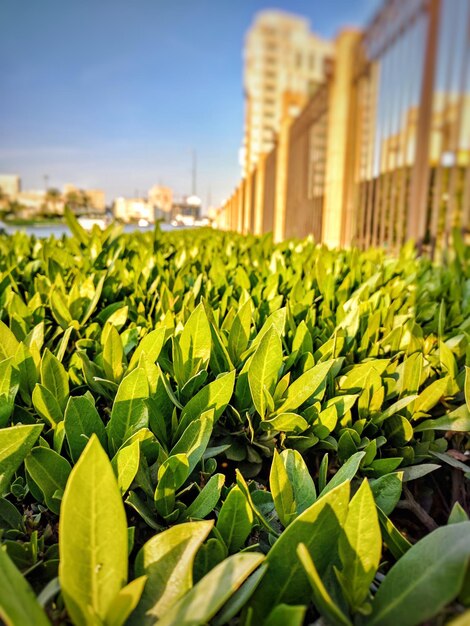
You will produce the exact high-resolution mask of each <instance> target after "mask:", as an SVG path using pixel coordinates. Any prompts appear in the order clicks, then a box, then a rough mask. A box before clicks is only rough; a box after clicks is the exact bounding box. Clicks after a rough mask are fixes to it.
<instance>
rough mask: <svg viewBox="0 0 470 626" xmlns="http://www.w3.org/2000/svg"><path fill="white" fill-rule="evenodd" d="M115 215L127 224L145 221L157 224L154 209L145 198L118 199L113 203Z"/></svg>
mask: <svg viewBox="0 0 470 626" xmlns="http://www.w3.org/2000/svg"><path fill="white" fill-rule="evenodd" d="M113 215H114V217H115V218H116V219H117V220H121V221H123V222H125V223H129V222H139V221H140V220H145V221H146V222H148V223H149V224H151V223H154V222H155V210H154V207H153V205H152V204H151V203H150V202H149V201H147V200H145V198H123V197H119V198H116V199H115V200H114V203H113Z"/></svg>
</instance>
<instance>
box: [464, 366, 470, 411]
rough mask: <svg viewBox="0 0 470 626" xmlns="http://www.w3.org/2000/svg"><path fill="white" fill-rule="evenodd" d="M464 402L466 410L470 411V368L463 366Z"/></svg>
mask: <svg viewBox="0 0 470 626" xmlns="http://www.w3.org/2000/svg"><path fill="white" fill-rule="evenodd" d="M464 391H465V402H466V404H467V409H468V410H469V411H470V367H468V366H465V387H464Z"/></svg>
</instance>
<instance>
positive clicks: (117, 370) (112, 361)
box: [102, 322, 124, 383]
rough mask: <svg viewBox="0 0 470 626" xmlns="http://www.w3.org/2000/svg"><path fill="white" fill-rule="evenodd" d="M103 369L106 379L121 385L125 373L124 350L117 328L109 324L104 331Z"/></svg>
mask: <svg viewBox="0 0 470 626" xmlns="http://www.w3.org/2000/svg"><path fill="white" fill-rule="evenodd" d="M102 343H103V368H104V373H105V375H106V378H108V379H109V380H112V381H114V382H115V383H119V381H120V380H121V378H122V374H123V371H124V367H123V364H122V363H123V359H124V348H123V345H122V341H121V337H120V336H119V333H118V331H117V330H116V327H115V326H114V325H113V324H111V323H109V322H108V323H107V324H106V326H105V327H104V330H103V336H102Z"/></svg>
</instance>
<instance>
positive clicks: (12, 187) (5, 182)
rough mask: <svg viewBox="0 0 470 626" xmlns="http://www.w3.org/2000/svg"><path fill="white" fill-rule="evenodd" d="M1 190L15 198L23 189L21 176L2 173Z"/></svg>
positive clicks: (0, 177)
mask: <svg viewBox="0 0 470 626" xmlns="http://www.w3.org/2000/svg"><path fill="white" fill-rule="evenodd" d="M0 191H1V192H2V193H3V194H4V195H5V196H8V197H9V198H10V199H11V200H15V199H16V197H17V195H18V194H19V193H20V191H21V178H20V177H19V176H18V175H17V174H0Z"/></svg>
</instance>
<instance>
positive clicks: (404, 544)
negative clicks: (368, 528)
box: [377, 506, 411, 559]
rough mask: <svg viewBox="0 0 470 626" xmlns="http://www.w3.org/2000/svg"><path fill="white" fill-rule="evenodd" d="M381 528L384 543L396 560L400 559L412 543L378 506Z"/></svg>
mask: <svg viewBox="0 0 470 626" xmlns="http://www.w3.org/2000/svg"><path fill="white" fill-rule="evenodd" d="M377 514H378V516H379V523H380V528H381V530H382V537H383V540H384V543H385V544H386V546H387V547H388V549H389V550H390V552H391V553H392V554H393V556H394V557H395V558H396V559H400V558H401V557H402V556H403V555H404V554H405V553H406V552H407V551H408V550H409V549H410V548H411V543H410V542H409V541H408V539H406V538H405V537H404V536H403V535H402V534H401V532H400V531H399V530H398V529H397V528H396V526H395V525H394V524H393V522H392V520H391V519H389V518H388V517H387V516H386V515H385V513H384V512H383V511H382V510H381V509H380V508H379V507H378V506H377Z"/></svg>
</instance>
